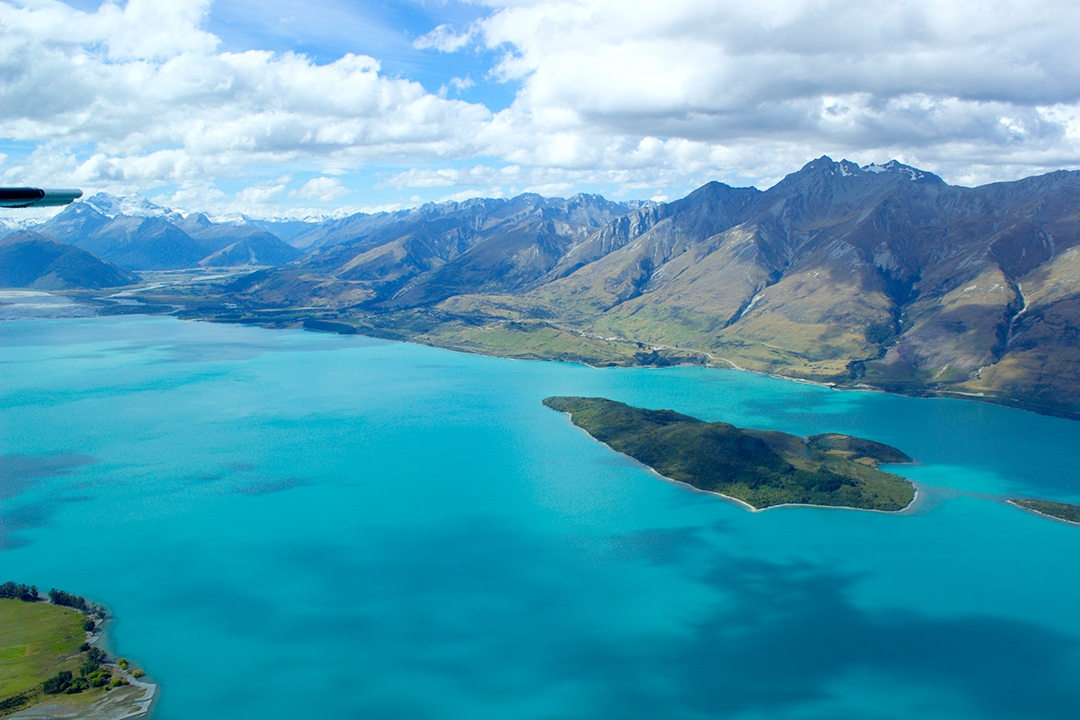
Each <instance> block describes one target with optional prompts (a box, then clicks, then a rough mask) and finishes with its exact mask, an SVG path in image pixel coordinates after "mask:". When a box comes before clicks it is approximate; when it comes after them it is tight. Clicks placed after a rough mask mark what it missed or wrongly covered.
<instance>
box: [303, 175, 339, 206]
mask: <svg viewBox="0 0 1080 720" xmlns="http://www.w3.org/2000/svg"><path fill="white" fill-rule="evenodd" d="M348 194H349V191H348V190H346V189H345V187H344V186H343V185H342V184H341V181H340V180H338V179H337V178H329V177H317V178H312V179H311V180H308V181H307V182H306V183H304V186H303V187H302V188H300V190H298V191H297V193H296V196H297V197H300V198H304V199H305V200H315V201H318V202H333V201H334V200H337V199H338V198H341V197H344V196H345V195H348Z"/></svg>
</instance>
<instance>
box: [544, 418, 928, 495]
mask: <svg viewBox="0 0 1080 720" xmlns="http://www.w3.org/2000/svg"><path fill="white" fill-rule="evenodd" d="M543 402H544V405H546V406H547V407H549V408H551V409H553V410H558V411H560V412H565V413H568V414H569V415H570V419H571V421H572V422H573V423H574V424H575V425H577V426H578V427H580V428H582V429H583V430H585V431H586V432H587V433H589V435H591V436H592V437H594V438H596V439H597V440H599V441H600V442H602V443H604V444H605V445H607V446H609V447H610V448H612V449H613V450H616V451H618V452H620V453H623V454H626V455H629V456H630V457H632V458H634V459H635V460H638V461H640V462H642V463H644V464H645V465H647V466H649V467H650V468H652V469H653V470H654V471H656V472H657V473H658V474H660V475H661V476H663V477H665V478H668V479H671V480H675V481H677V482H681V483H685V484H687V485H690V486H692V487H695V488H697V489H699V490H704V491H707V492H711V493H716V494H719V495H722V496H724V497H726V498H730V499H734V500H737V501H739V502H741V503H743V504H745V505H747V506H749V507H750V508H751V509H753V510H761V509H764V508H768V507H773V506H777V505H820V506H828V507H844V508H853V509H859V510H879V511H883V512H897V511H900V510H903V509H904V508H906V507H908V506H909V505H911V503H912V501H913V500H914V499H915V495H916V493H915V487H914V485H913V484H912V483H911V482H910V481H909V480H906V479H904V478H902V477H899V476H896V475H892V474H889V473H886V472H883V471H882V470H880V469H879V467H878V466H879V464H880V463H910V462H913V461H912V459H911V458H910V457H908V456H907V455H905V454H904V453H902V452H900V451H899V450H897V449H896V448H893V447H890V446H888V445H884V444H882V443H878V442H874V441H871V440H863V439H861V438H856V437H851V436H848V435H840V434H836V433H829V434H824V435H814V436H811V437H809V438H802V437H798V436H796V435H789V434H787V433H782V432H775V431H770V430H746V429H741V428H737V427H735V426H734V425H729V424H728V423H723V422H704V421H702V420H698V419H697V418H693V417H690V416H688V415H682V414H680V413H677V412H674V411H672V410H646V409H642V408H636V407H631V406H630V405H626V404H624V403H621V402H616V401H614V400H608V399H606V398H596V397H593V398H586V397H549V398H546V399H545V400H544V401H543Z"/></svg>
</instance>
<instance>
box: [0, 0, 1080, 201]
mask: <svg viewBox="0 0 1080 720" xmlns="http://www.w3.org/2000/svg"><path fill="white" fill-rule="evenodd" d="M486 4H487V5H488V6H489V7H490V11H489V13H488V15H487V16H486V17H484V18H482V19H481V20H479V21H477V22H476V23H474V24H472V25H470V26H468V27H467V28H465V29H463V30H458V29H455V28H453V27H451V26H449V25H439V26H438V27H436V28H434V29H433V30H431V31H430V32H428V33H426V34H424V35H422V36H420V37H419V38H417V39H416V40H415V42H414V46H415V47H416V48H419V49H421V50H435V51H437V52H438V53H450V52H459V53H462V55H460V56H459V57H458V58H455V59H454V60H455V61H456V60H458V59H460V58H466V57H467V58H473V59H474V60H475V62H477V63H480V62H482V61H481V60H480V59H479V58H481V56H483V57H485V58H488V59H490V58H491V57H493V56H497V57H498V59H497V61H496V63H495V65H494V67H493V68H489V67H479V66H478V67H477V68H476V71H475V72H470V73H469V74H465V73H462V72H461V71H460V70H459V69H458V67H459V66H455V72H456V73H458V74H460V75H464V78H461V77H453V78H451V79H450V80H447V81H446V82H445V84H444V85H443V87H442V88H440V90H439V91H438V92H434V93H432V92H428V91H427V90H425V88H424V87H423V86H422V85H421V84H420V83H418V82H414V81H411V80H409V79H408V78H406V77H402V76H399V75H397V74H393V75H387V74H385V73H384V72H383V70H382V66H381V63H380V61H379V60H378V59H377V58H373V57H368V56H365V55H359V54H347V55H344V56H342V57H340V58H338V59H337V60H335V61H333V62H329V63H323V64H319V63H316V62H315V61H314V60H312V59H311V58H310V57H307V56H305V55H299V54H293V53H273V52H267V51H263V50H258V49H252V50H247V51H240V52H226V51H222V50H221V49H220V48H221V47H222V43H221V42H220V41H219V39H218V38H217V37H215V36H214V35H213V34H212V33H210V32H208V31H207V30H206V29H205V28H204V23H205V19H206V17H207V12H208V9H209V8H210V0H172V1H171V2H168V3H165V2H160V1H159V0H128V2H127V3H126V4H124V5H122V6H121V5H119V4H112V3H106V4H104V5H102V6H101V7H100V8H99V9H98V10H97V11H95V12H91V13H84V12H80V11H78V10H75V9H73V8H71V7H69V6H67V5H64V4H62V3H59V2H55V1H54V0H0V108H2V111H0V138H4V139H7V140H10V141H15V142H16V143H19V142H22V143H31V144H33V145H35V146H36V148H37V149H36V150H34V151H33V153H32V154H31V155H30V156H29V157H22V156H20V157H19V158H18V159H13V158H12V157H8V158H6V159H5V160H4V164H3V165H2V167H0V170H2V171H3V178H4V179H5V180H6V181H8V182H22V181H29V180H30V179H31V178H33V179H34V180H35V181H36V182H37V181H40V182H44V181H45V179H48V181H49V182H51V183H53V184H59V185H77V186H84V187H87V188H93V189H95V190H96V189H108V190H110V191H113V192H120V193H126V192H134V191H141V192H144V193H148V192H149V193H152V192H153V191H154V189H155V188H160V189H161V190H160V193H164V194H166V195H168V197H170V198H172V199H173V201H174V204H175V205H177V206H181V207H183V206H182V205H180V204H181V203H189V204H190V205H189V208H190V209H204V208H205V209H213V210H215V211H218V212H223V211H226V210H227V211H229V212H235V211H242V212H249V213H267V212H270V211H271V208H272V206H274V205H275V204H277V205H278V206H281V205H290V204H295V203H296V202H297V201H298V200H309V201H311V202H313V203H332V202H334V201H336V200H338V199H340V198H341V197H343V194H342V193H343V191H344V187H345V184H346V183H343V182H341V181H340V180H338V179H337V177H343V176H356V175H358V174H359V175H363V174H365V173H371V174H372V176H374V173H376V172H378V175H379V177H382V178H389V179H388V180H387V179H384V180H383V181H382V182H381V184H379V185H376V186H375V188H374V189H376V190H378V189H380V188H381V189H383V190H388V189H390V190H392V189H405V188H415V189H426V190H427V191H428V192H429V195H428V196H429V197H431V195H430V192H431V191H436V190H437V189H439V188H443V189H445V190H446V191H447V192H452V193H453V195H452V196H454V197H456V196H458V195H460V194H462V193H466V194H468V193H471V194H473V195H476V194H482V193H484V192H497V193H504V194H511V193H512V192H515V191H520V190H522V189H527V188H546V189H552V190H553V191H554V190H556V189H560V190H559V192H563V190H565V191H566V192H570V191H571V190H573V189H575V188H579V187H582V186H606V187H612V188H614V192H613V194H616V195H618V194H628V193H643V194H642V195H641V196H642V197H648V196H652V195H661V194H668V189H670V188H686V187H687V186H688V185H691V184H694V183H698V182H704V181H706V180H709V179H714V178H715V179H721V180H724V181H727V182H732V183H737V184H749V183H754V184H758V185H759V186H767V185H768V184H770V183H772V182H775V181H776V180H777V179H779V178H780V177H782V176H783V175H784V174H786V173H787V172H790V171H791V170H793V169H795V168H797V167H799V166H800V165H801V164H802V163H804V162H805V161H807V160H808V159H810V158H812V157H816V156H818V155H821V154H824V153H828V154H831V155H834V156H840V157H842V156H847V157H849V158H850V159H852V160H855V161H857V162H863V163H865V162H870V161H879V162H881V161H884V160H887V159H889V158H891V157H898V158H901V159H903V160H905V161H907V162H910V163H912V164H915V165H919V166H922V167H925V168H927V169H929V170H933V171H935V172H938V173H940V174H942V175H943V176H945V177H946V179H948V180H950V181H954V182H965V183H978V182H984V181H989V180H997V179H1009V178H1014V177H1018V176H1022V175H1026V174H1033V173H1036V172H1041V171H1045V170H1048V169H1055V168H1058V167H1075V166H1078V165H1080V73H1077V72H1076V71H1075V68H1076V67H1080V43H1076V42H1075V41H1074V39H1073V37H1072V36H1073V35H1074V32H1075V28H1077V27H1080V5H1077V4H1076V3H1075V2H1059V1H1057V0H1032V1H1031V2H1028V3H1024V4H1023V5H1021V4H1019V3H984V2H975V1H974V0H955V1H954V2H949V3H940V2H934V1H932V0H908V1H907V2H900V3H897V2H895V0H888V1H886V0H759V2H756V3H746V2H742V1H741V0H740V1H739V2H735V1H734V0H667V2H664V3H657V2H655V1H654V0H535V1H524V0H521V1H515V2H503V1H500V0H488V1H487V2H486ZM480 50H486V51H487V52H486V53H481V52H480ZM428 55H430V56H432V57H435V54H434V53H429V54H428ZM433 62H448V61H447V59H446V58H445V57H443V56H441V55H439V56H438V58H437V60H435V61H433ZM447 74H449V73H447ZM473 77H476V78H486V79H484V80H481V84H483V83H494V82H498V81H507V82H511V83H512V84H511V86H510V87H512V88H516V95H515V97H514V100H513V102H512V103H511V104H510V105H509V107H506V108H505V109H502V110H500V111H499V112H497V113H492V112H491V111H490V110H488V108H487V107H485V106H484V105H482V104H479V103H468V102H464V101H461V100H456V99H447V97H446V95H448V94H452V92H453V91H457V92H461V91H463V90H466V89H469V88H470V87H472V86H473V83H474V81H473V80H472V79H471V78H473ZM479 95H482V89H481V90H480V91H478V92H474V93H472V94H470V97H473V96H479ZM440 165H445V166H447V167H440ZM376 166H377V169H373V168H376ZM282 174H290V175H294V176H300V177H310V176H311V175H312V174H315V175H318V176H320V177H316V178H315V179H314V180H310V181H308V182H307V183H306V184H302V183H301V182H300V181H299V180H297V181H296V183H295V184H293V181H292V180H289V181H288V182H286V183H284V185H282V183H281V182H279V178H278V176H279V175H282ZM331 175H333V176H336V177H334V178H332V177H328V176H331ZM335 183H336V184H335ZM347 184H348V185H349V186H350V187H354V188H355V187H359V186H360V185H361V184H362V183H359V182H357V181H356V180H355V177H354V178H353V179H351V180H350V181H349V182H348V183H347ZM243 185H246V186H249V190H244V191H241V192H239V193H229V192H223V191H222V190H221V189H220V187H223V186H229V187H235V186H243ZM301 185H302V186H301ZM279 186H281V187H279ZM382 199H386V200H392V198H380V200H382ZM399 202H405V201H404V200H403V199H399ZM409 202H410V203H411V202H412V200H409ZM196 203H205V205H203V206H199V205H196ZM390 204H391V205H392V204H394V203H393V202H390Z"/></svg>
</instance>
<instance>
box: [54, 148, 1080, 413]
mask: <svg viewBox="0 0 1080 720" xmlns="http://www.w3.org/2000/svg"><path fill="white" fill-rule="evenodd" d="M95 197H96V196H95ZM91 200H93V199H91ZM116 205H117V204H116V203H114V204H112V205H108V207H106V203H105V202H93V203H89V202H84V203H77V204H75V205H73V206H72V207H70V208H68V209H66V210H65V211H64V212H63V213H61V214H59V215H57V216H56V218H54V219H53V221H50V222H51V223H52V226H51V227H49V226H48V224H47V225H46V226H42V228H41V229H42V231H43V232H44V231H48V230H50V229H51V230H54V231H55V232H57V234H58V235H59V236H60V239H64V238H70V239H71V242H73V243H74V244H76V245H79V246H81V247H86V249H89V250H92V251H95V250H96V251H100V252H101V254H102V255H103V257H107V258H108V257H110V256H109V255H108V254H107V253H114V254H113V255H112V257H121V258H124V259H125V261H126V262H127V263H128V264H129V266H133V265H136V264H137V263H138V262H139V260H138V259H137V258H135V259H131V257H129V256H124V255H118V254H115V253H121V251H123V252H129V251H128V250H125V248H126V247H128V246H125V245H124V243H122V242H118V241H117V238H121V239H123V238H126V237H129V236H132V237H136V236H137V237H139V238H141V242H143V243H144V244H145V243H148V242H150V241H154V242H157V243H159V244H160V245H163V246H164V245H168V247H169V248H172V249H173V250H174V251H175V253H176V255H175V256H174V257H173V258H172V259H171V260H170V262H172V263H174V264H175V266H177V267H179V266H184V265H185V264H186V266H189V267H190V266H193V265H196V264H199V263H201V264H204V265H211V264H212V265H243V264H258V265H262V266H264V267H262V268H261V269H259V270H257V271H255V272H252V273H249V274H246V275H241V276H238V277H237V276H232V277H230V278H229V279H228V280H227V281H225V280H223V281H222V282H221V283H220V284H219V285H216V286H214V285H207V286H200V288H199V289H198V290H197V291H196V290H190V289H189V290H185V291H182V292H181V291H179V290H177V291H176V292H178V293H180V294H181V295H183V298H182V299H183V301H184V302H185V303H186V304H188V306H189V310H188V311H187V312H188V313H189V314H190V315H191V316H196V317H219V318H222V319H243V320H246V321H257V322H264V323H267V324H289V323H296V322H301V321H303V322H308V323H315V324H319V326H320V327H331V326H332V327H333V328H334V329H338V330H342V331H359V332H366V333H374V334H381V335H386V336H391V337H400V338H407V339H412V340H417V341H420V342H429V343H432V344H437V345H442V346H447V347H454V348H459V349H463V350H470V351H476V352H487V353H492V354H500V355H509V356H514V357H546V358H559V359H567V360H579V361H585V362H590V363H596V364H635V363H636V364H641V363H645V364H664V363H670V362H699V363H704V364H712V365H718V366H729V365H734V366H737V367H740V368H745V369H751V370H756V371H760V372H767V373H774V374H782V375H786V376H790V377H796V378H804V379H810V380H816V381H822V382H830V383H835V384H839V385H860V384H865V385H869V386H874V387H879V388H885V389H889V390H895V391H901V392H909V393H955V394H963V395H973V396H977V397H983V398H985V399H992V400H995V401H1000V402H1010V403H1016V404H1021V405H1024V406H1026V407H1031V408H1034V409H1039V410H1042V411H1046V412H1054V413H1058V414H1064V415H1069V416H1077V417H1080V343H1078V342H1077V341H1078V340H1080V172H1075V171H1058V172H1054V173H1049V174H1047V175H1042V176H1038V177H1031V178H1025V179H1023V180H1018V181H1015V182H1005V183H994V184H991V185H986V186H982V187H977V188H966V187H958V186H951V185H949V184H947V183H946V182H944V181H943V180H942V179H941V178H939V177H937V176H936V175H934V174H933V173H929V172H926V171H923V170H919V169H918V168H914V167H910V166H907V165H904V164H902V163H899V162H896V161H890V162H888V163H885V164H883V165H874V164H871V165H867V166H859V165H857V164H855V163H852V162H849V161H847V160H841V161H838V162H837V161H834V160H832V159H830V158H828V157H822V158H818V159H817V160H814V161H812V162H810V163H808V164H807V165H806V166H804V167H803V168H802V169H800V170H799V171H797V172H794V173H792V174H790V175H789V176H787V177H786V178H784V179H783V180H782V181H781V182H779V183H777V184H776V185H775V186H773V187H771V188H769V189H767V190H765V191H761V190H757V189H755V188H734V187H730V186H727V185H724V184H722V183H717V182H713V183H708V184H706V185H705V186H703V187H701V188H699V189H698V190H696V191H694V192H693V193H691V194H689V195H688V196H686V197H684V198H682V199H679V200H676V201H673V202H668V203H657V202H645V203H615V202H611V201H608V200H606V199H604V198H602V197H600V196H595V195H577V196H574V197H572V198H567V199H563V198H544V197H541V196H539V195H530V194H526V195H521V196H518V197H515V198H509V199H476V200H469V201H465V202H461V203H440V204H429V205H425V206H422V207H419V208H415V209H412V210H404V211H399V212H394V213H378V214H375V215H364V214H357V215H352V216H348V217H344V218H338V219H333V220H328V221H325V222H322V223H316V224H312V225H307V226H305V227H303V228H299V229H297V228H292V230H297V232H295V233H294V234H293V235H291V236H290V243H291V246H290V250H291V251H292V253H294V254H293V255H291V256H290V254H289V253H282V254H280V255H278V256H276V257H270V256H268V255H267V254H266V252H265V251H264V250H259V251H258V252H256V251H255V250H252V249H251V248H252V247H254V244H255V243H257V242H258V241H260V240H263V241H265V242H266V243H268V244H269V243H270V239H269V238H267V237H265V235H269V236H270V238H272V239H273V240H278V238H276V237H274V236H272V234H270V233H267V232H266V231H265V230H264V229H263V228H262V227H260V226H259V225H258V224H257V223H255V222H250V223H242V224H237V223H231V224H226V223H217V222H215V221H214V220H212V219H211V218H208V217H207V216H205V215H198V214H195V215H188V216H179V215H178V214H170V213H169V212H166V213H163V214H162V213H157V212H156V211H154V210H153V208H149V209H148V208H146V207H145V205H143V204H140V203H131V202H129V203H128V204H127V205H126V206H125V205H123V203H120V204H119V206H120V207H135V208H137V209H139V212H142V213H143V214H142V215H141V216H136V217H133V216H131V215H127V214H125V213H123V212H121V213H117V214H114V216H112V217H109V212H110V211H109V210H108V208H109V207H115V206H116ZM244 228H246V229H244ZM178 233H179V234H178ZM263 233H265V235H263ZM181 235H182V237H181ZM106 236H107V237H108V238H109V239H110V241H111V242H112V245H110V246H109V247H108V248H102V247H99V246H98V245H95V243H98V242H101V241H102V238H105V237H106ZM184 238H187V240H186V241H184ZM238 238H240V239H242V241H243V243H247V244H246V245H245V244H241V245H236V243H237V242H240V240H238ZM181 241H184V242H181ZM278 242H280V240H278ZM282 244H284V243H282ZM128 245H129V246H131V247H133V248H136V249H137V248H138V245H137V244H136V243H134V242H132V243H129V244H128ZM275 247H279V246H275ZM185 248H186V249H187V250H186V251H185V252H187V254H184V252H181V250H184V249H185ZM130 252H134V250H131V251H130ZM155 252H159V255H158V256H159V257H160V256H161V254H163V253H164V251H163V250H161V251H155ZM196 255H198V258H196V257H195V256H196ZM208 258H209V260H208ZM245 258H246V261H245ZM256 261H258V262H256ZM118 264H123V263H118ZM163 292H166V291H163ZM164 300H165V299H164V298H163V301H164ZM176 300H177V298H176V297H172V298H170V299H168V302H173V303H175V302H176ZM328 323H329V324H328Z"/></svg>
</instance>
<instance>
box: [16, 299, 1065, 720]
mask: <svg viewBox="0 0 1080 720" xmlns="http://www.w3.org/2000/svg"><path fill="white" fill-rule="evenodd" d="M549 395H590V396H592V395H599V396H604V397H608V398H612V399H615V400H620V401H623V402H626V403H630V404H632V405H638V406H643V407H650V408H672V409H675V410H678V411H679V412H683V413H687V414H690V415H694V416H697V417H700V418H702V419H707V420H724V421H727V422H731V423H734V424H736V425H740V426H746V427H753V428H767V429H776V430H782V431H785V432H789V433H796V434H800V435H808V434H813V433H819V432H826V431H836V432H843V433H849V434H854V435H859V436H862V437H866V438H871V439H874V440H879V441H882V442H886V443H889V444H891V445H894V446H896V447H898V448H900V449H901V450H903V451H905V452H906V453H908V454H909V455H911V456H912V457H914V458H915V459H916V460H917V461H918V462H919V463H920V464H919V465H917V466H911V467H904V468H898V469H896V471H897V472H899V473H900V474H903V475H906V476H908V477H910V478H912V479H914V480H915V481H916V482H917V483H919V487H920V501H919V503H918V504H917V506H916V508H915V509H914V510H913V511H912V512H910V513H908V514H903V515H887V514H879V513H869V512H859V511H847V510H835V509H833V510H829V509H815V508H778V509H773V510H769V511H766V512H759V513H751V512H748V511H746V510H744V509H742V508H740V507H738V506H736V505H735V504H733V503H730V502H726V501H724V500H722V499H720V498H717V497H713V496H709V495H705V494H702V493H697V492H693V491H691V490H688V489H687V488H685V487H682V486H678V485H675V484H672V483H669V482H664V481H662V480H660V479H658V478H657V477H656V476H654V475H652V474H651V473H649V472H648V471H646V470H645V469H643V468H642V467H641V466H639V465H638V464H636V463H635V462H633V461H631V460H629V459H627V458H625V457H622V456H619V455H617V454H615V453H614V452H612V451H611V450H609V449H607V448H606V447H604V446H602V445H600V444H599V443H597V442H595V441H593V440H592V439H590V438H589V437H588V436H587V435H586V434H585V433H584V432H582V431H580V430H578V429H577V428H575V427H573V426H572V425H571V424H570V422H569V420H568V419H567V418H566V416H564V415H562V414H559V413H555V412H553V411H551V410H548V409H547V408H545V407H543V406H542V405H541V403H540V401H541V399H543V398H544V397H547V396H549ZM1078 455H1080V423H1078V422H1073V421H1067V420H1061V419H1056V418H1050V417H1044V416H1040V415H1035V414H1031V413H1026V412H1021V411H1017V410H1012V409H1006V408H1001V407H996V406H991V405H986V404H981V403H976V402H965V401H958V400H928V399H914V398H905V397H897V396H891V395H885V394H881V393H870V392H837V391H833V390H829V389H826V388H821V387H816V386H810V385H804V384H798V383H793V382H786V381H782V380H776V379H772V378H767V377H761V376H756V375H751V374H747V373H740V372H735V371H723V370H706V369H698V368H669V369H662V370H658V369H592V368H587V367H582V366H577V365H569V364H560V363H551V362H516V361H510V360H501V359H495V358H486V357H478V356H470V355H463V354H457V353H452V352H447V351H442V350H437V349H431V348H426V347H420V346H415V345H409V344H403V343H390V342H384V341H380V340H372V339H366V338H360V337H341V336H335V335H325V334H317V333H306V332H302V331H273V330H263V329H258V328H249V327H239V326H224V325H213V324H208V323H187V322H181V321H178V320H175V319H172V318H150V317H113V318H69V319H54V320H37V321H6V322H0V576H2V577H0V581H3V580H7V579H9V578H10V579H12V580H16V581H19V582H26V583H35V584H37V585H38V586H39V587H40V588H42V589H48V588H50V587H58V588H62V589H65V590H68V591H70V592H75V593H78V594H82V595H86V596H88V597H90V598H92V599H93V600H96V601H98V602H102V603H104V604H106V605H107V606H108V607H109V608H110V609H111V611H112V612H113V613H114V614H115V616H116V618H117V619H116V620H115V621H114V623H113V624H112V629H111V639H112V644H113V650H114V651H115V652H118V653H120V654H122V655H125V656H127V657H129V658H135V659H137V660H138V661H139V662H140V663H142V664H143V665H144V666H145V667H146V669H147V671H148V672H149V674H150V676H151V677H152V678H153V679H154V680H156V681H158V682H160V683H161V696H160V701H159V702H158V704H157V706H156V710H155V713H154V718H155V720H184V719H189V718H229V719H232V720H248V719H251V720H254V719H256V718H258V719H259V720H268V719H274V718H282V719H284V718H290V719H294V718H309V717H311V718H314V717H317V718H331V719H336V718H376V719H378V718H403V719H404V718H408V719H410V720H412V719H418V720H425V719H429V718H430V719H432V720H434V719H436V718H438V719H443V718H446V719H458V718H460V719H463V720H464V719H469V720H487V719H491V720H496V719H498V720H506V719H509V718H514V719H537V720H540V719H544V720H549V719H557V718H567V719H570V718H588V719H593V718H596V719H602V720H608V719H610V720H621V719H626V718H651V719H656V718H672V719H678V720H682V719H691V718H747V719H749V718H792V719H795V718H798V719H811V718H813V719H818V718H820V719H824V718H874V719H891V718H896V719H898V720H899V719H900V718H905V719H906V718H949V719H950V720H955V719H958V718H959V719H964V718H1018V719H1019V718H1025V719H1028V718H1070V719H1071V718H1076V717H1077V715H1078V713H1080V710H1078V708H1080V607H1078V603H1080V572H1078V571H1077V559H1078V558H1080V527H1076V526H1071V525H1067V524H1065V523H1060V522H1056V521H1052V520H1048V519H1045V518H1042V517H1039V516H1036V515H1033V514H1030V513H1027V512H1024V511H1022V510H1019V509H1017V508H1015V507H1011V506H1009V505H1006V504H1004V503H1003V502H1002V498H1003V497H1004V496H1010V495H1021V496H1034V497H1042V498H1047V499H1057V500H1065V501H1080V464H1078V461H1080V457H1078Z"/></svg>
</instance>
